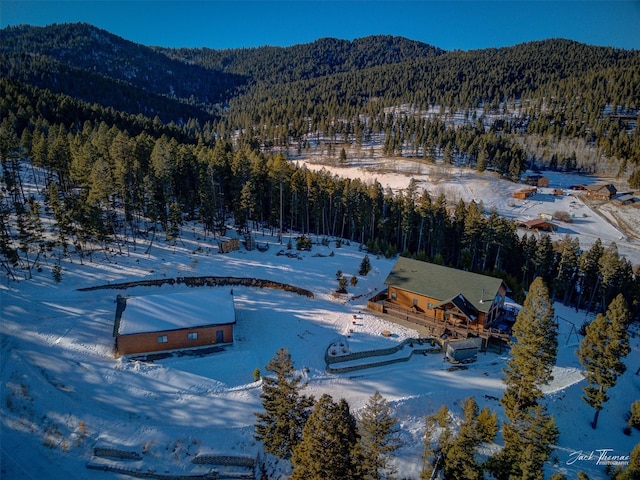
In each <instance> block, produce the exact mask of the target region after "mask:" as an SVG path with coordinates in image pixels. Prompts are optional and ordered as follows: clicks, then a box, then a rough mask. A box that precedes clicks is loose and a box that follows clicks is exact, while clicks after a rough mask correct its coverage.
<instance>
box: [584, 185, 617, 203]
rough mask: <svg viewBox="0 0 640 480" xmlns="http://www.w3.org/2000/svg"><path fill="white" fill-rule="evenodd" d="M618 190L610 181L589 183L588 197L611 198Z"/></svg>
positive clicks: (596, 198) (595, 198)
mask: <svg viewBox="0 0 640 480" xmlns="http://www.w3.org/2000/svg"><path fill="white" fill-rule="evenodd" d="M616 193H618V190H617V189H616V187H614V186H613V185H611V184H610V183H608V184H606V185H589V186H588V187H587V197H589V198H592V199H594V200H610V199H611V197H613V196H614V195H615V194H616Z"/></svg>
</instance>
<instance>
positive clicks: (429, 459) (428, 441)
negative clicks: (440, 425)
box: [420, 415, 437, 480]
mask: <svg viewBox="0 0 640 480" xmlns="http://www.w3.org/2000/svg"><path fill="white" fill-rule="evenodd" d="M425 423H426V425H425V431H424V439H423V442H424V448H423V451H422V470H421V471H420V479H421V480H430V479H431V477H432V475H433V471H434V467H436V458H437V456H436V451H435V448H434V442H435V441H434V437H435V433H436V425H437V421H436V418H435V416H434V415H427V417H426V418H425Z"/></svg>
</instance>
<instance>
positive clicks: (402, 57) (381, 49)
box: [157, 35, 445, 84]
mask: <svg viewBox="0 0 640 480" xmlns="http://www.w3.org/2000/svg"><path fill="white" fill-rule="evenodd" d="M157 50H158V51H161V52H163V53H165V54H166V55H167V56H169V57H171V58H177V59H180V60H183V61H188V62H193V63H196V64H200V65H202V66H205V67H208V68H212V69H214V70H220V71H224V72H228V73H233V74H237V75H243V76H247V77H250V78H251V79H253V80H254V81H260V82H265V83H267V84H276V83H287V82H291V81H297V80H308V79H311V78H317V77H323V76H327V75H333V74H336V73H342V72H348V71H355V70H364V69H367V68H371V67H375V66H380V65H391V64H397V63H402V62H410V61H415V60H418V59H421V58H430V57H434V56H438V55H442V54H444V53H445V51H444V50H442V49H439V48H437V47H433V46H431V45H427V44H424V43H421V42H417V41H414V40H408V39H406V38H403V37H393V36H391V35H373V36H369V37H364V38H358V39H355V40H353V41H349V40H339V39H336V38H322V39H319V40H316V41H314V42H311V43H306V44H300V45H294V46H291V47H270V46H264V47H257V48H241V49H227V50H212V49H209V48H202V49H194V48H182V49H177V50H176V49H171V48H157Z"/></svg>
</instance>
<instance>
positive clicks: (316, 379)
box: [0, 165, 640, 480]
mask: <svg viewBox="0 0 640 480" xmlns="http://www.w3.org/2000/svg"><path fill="white" fill-rule="evenodd" d="M380 169H381V166H380V165H377V166H376V167H375V169H374V170H371V171H368V170H366V171H365V170H361V171H357V170H356V169H351V170H347V171H344V172H342V171H340V170H338V169H336V172H335V173H339V174H344V175H346V174H348V173H349V172H351V173H352V174H354V172H356V173H355V174H357V175H358V176H359V177H361V178H363V179H366V178H367V177H366V175H370V176H371V177H376V178H378V179H379V181H380V183H382V185H383V186H387V185H389V186H390V187H391V188H406V185H407V184H408V179H409V177H408V176H407V175H406V174H402V173H400V174H395V175H392V174H384V178H382V176H381V175H382V174H381V173H380V172H381V170H380ZM376 172H377V173H376ZM550 177H551V181H552V185H551V186H552V187H555V186H556V185H554V182H558V183H562V182H565V181H567V182H568V180H564V179H563V177H561V176H558V177H554V176H550ZM416 179H418V180H420V181H421V182H422V184H423V185H424V186H425V187H427V188H429V191H430V192H434V193H435V192H437V191H438V189H443V190H444V191H448V192H454V191H455V192H459V193H458V195H460V196H461V197H462V198H464V199H465V200H470V199H472V198H475V199H476V200H482V201H483V202H484V204H485V206H487V208H489V207H491V206H495V207H496V208H497V209H498V211H499V212H500V213H501V214H504V215H508V216H511V217H514V218H516V217H517V218H523V219H524V218H534V217H536V216H537V214H538V212H539V211H542V210H544V211H545V212H546V211H549V210H567V211H570V209H571V208H573V209H574V210H575V213H576V215H575V216H576V218H579V219H580V220H581V221H580V222H578V221H576V222H575V223H574V224H570V225H567V226H566V227H561V229H560V230H559V232H558V234H557V235H564V233H565V231H569V230H572V232H573V233H574V234H577V235H580V241H581V245H582V246H583V247H584V246H585V243H586V242H587V239H595V238H597V237H598V236H599V237H601V238H602V240H603V243H604V244H605V245H608V244H609V243H610V241H614V240H615V241H616V242H618V246H619V248H620V252H621V253H623V254H627V255H629V258H630V259H631V260H632V261H633V263H634V264H636V263H639V262H640V252H639V250H638V243H637V240H636V239H634V238H628V237H627V236H625V235H624V234H623V233H621V231H620V230H618V229H617V227H616V226H614V225H611V224H610V223H609V222H608V221H607V220H606V219H605V218H604V217H603V216H602V215H599V214H597V213H594V212H593V210H591V209H589V208H588V207H587V206H585V205H584V204H583V203H582V202H581V201H580V200H578V199H576V198H574V197H568V196H567V197H562V198H554V199H552V200H551V199H547V198H546V195H544V196H540V197H541V198H537V197H533V199H530V200H529V201H527V202H526V203H525V202H522V203H521V204H518V205H515V204H513V202H512V199H511V197H510V192H511V191H513V190H515V189H517V188H519V187H518V186H516V185H514V184H510V183H508V182H502V181H499V180H497V179H495V178H494V177H493V176H492V175H491V174H489V173H487V174H484V175H478V174H476V173H475V172H469V171H463V170H453V171H452V172H450V174H449V177H447V178H444V179H442V180H440V181H437V182H436V181H435V180H433V181H432V182H431V183H428V179H429V173H428V172H426V170H425V172H424V173H423V174H422V176H417V175H416ZM575 179H576V177H574V176H571V184H574V183H581V182H580V181H578V180H575ZM551 202H553V203H552V204H551ZM556 202H559V203H558V204H556ZM574 202H575V203H574ZM631 208H633V207H631ZM636 211H637V210H636ZM583 214H584V215H586V216H584V215H583ZM631 218H634V216H633V215H631ZM563 228H564V229H566V230H563ZM621 237H622V238H621ZM312 239H313V240H314V241H316V242H317V241H319V240H320V239H318V238H316V237H313V238H312ZM256 240H257V241H258V242H260V243H264V242H269V243H270V249H269V250H268V251H266V252H259V251H257V250H255V251H251V252H247V251H246V250H245V249H244V248H243V247H242V248H241V249H240V250H239V251H236V252H232V253H229V254H219V253H218V249H217V242H216V241H214V240H212V239H207V240H205V239H204V238H203V236H202V235H201V234H200V232H199V231H198V230H197V229H196V228H194V227H193V226H188V227H187V226H186V227H185V229H184V231H183V232H182V238H181V241H179V242H178V245H176V246H168V245H163V244H161V243H157V242H156V243H155V244H154V245H153V246H152V248H151V250H150V252H149V253H148V254H147V253H145V250H146V245H144V244H143V243H139V244H138V245H137V247H136V248H135V249H133V248H132V249H131V250H130V251H129V252H128V253H127V252H126V251H123V254H119V253H117V252H111V255H110V257H109V258H106V257H105V256H104V255H102V254H100V253H98V254H96V255H94V257H93V262H86V261H85V263H84V265H80V263H79V262H78V261H77V260H76V259H74V262H73V263H69V262H67V263H64V264H63V272H62V282H61V283H59V284H56V283H54V282H53V279H52V275H51V272H50V268H51V266H52V265H53V263H49V264H43V271H42V272H41V273H38V272H34V278H33V280H31V281H21V282H8V283H7V282H6V281H5V282H4V283H3V284H2V285H1V286H0V296H1V297H0V300H1V308H2V310H1V315H2V317H1V318H2V323H1V337H0V340H1V342H0V346H1V363H0V368H1V377H2V378H1V379H2V401H1V402H0V412H1V415H2V424H1V427H2V430H1V436H0V441H1V443H0V448H1V453H2V456H1V463H0V465H1V475H0V476H1V477H2V479H7V480H12V479H30V478H32V479H44V478H46V479H52V480H57V479H89V480H91V479H106V478H123V479H124V478H128V477H126V476H125V475H121V474H113V473H104V472H100V471H95V470H88V469H87V468H86V464H87V462H89V461H90V460H91V455H92V450H93V447H94V445H96V443H97V442H98V443H100V444H103V445H104V444H106V445H114V446H119V447H122V448H129V449H131V450H135V451H142V452H144V464H143V466H142V467H141V468H144V469H148V468H153V469H155V471H156V472H159V473H162V472H171V473H173V472H190V471H192V469H193V465H192V464H191V462H190V460H191V458H193V456H194V455H196V454H198V453H206V452H214V453H219V454H225V455H242V454H248V455H255V454H256V453H257V452H258V451H259V445H258V444H257V443H256V442H255V440H254V439H253V425H254V421H255V417H254V413H255V412H258V411H259V410H260V408H261V405H260V399H259V393H260V382H259V381H257V382H256V381H255V380H254V377H253V373H254V370H255V369H256V368H259V369H260V370H261V371H262V372H263V373H265V370H264V366H265V365H266V363H267V362H268V361H269V360H270V359H271V358H272V357H273V356H274V354H275V352H276V351H277V350H278V349H279V348H280V347H286V348H289V351H290V353H291V355H292V359H293V361H294V363H295V365H296V367H297V368H298V369H299V370H300V372H301V373H302V374H303V375H304V376H305V378H306V380H307V381H308V387H307V390H306V392H305V393H308V394H312V395H314V396H316V398H318V397H320V395H322V394H323V393H329V394H331V395H332V396H333V397H334V399H338V398H345V399H346V400H347V401H348V402H349V404H350V405H351V407H352V409H353V410H354V411H355V412H356V413H357V412H358V410H360V409H361V408H362V407H363V406H364V405H365V404H366V402H367V400H368V398H369V397H370V396H371V395H372V394H373V393H374V392H375V391H376V390H379V391H380V393H381V394H382V395H383V396H384V397H385V398H386V399H387V400H389V401H390V402H391V403H392V406H393V410H394V414H395V415H396V416H397V418H398V419H399V420H400V424H401V428H402V436H401V438H402V442H403V447H402V448H401V450H400V451H398V452H397V455H396V463H397V466H398V475H397V477H398V478H412V479H417V478H418V477H419V472H420V468H421V464H422V459H421V453H422V432H423V428H424V416H425V415H427V414H430V413H433V412H434V411H436V410H437V409H438V408H439V407H440V406H441V405H442V404H443V403H444V404H447V405H448V406H449V408H450V409H451V410H452V412H453V413H454V414H456V415H459V414H461V403H462V401H463V400H464V399H465V398H466V397H468V396H470V395H473V396H474V397H475V399H476V401H477V402H478V404H479V406H480V407H481V408H482V407H484V406H489V407H490V408H492V409H496V411H497V412H498V415H499V417H500V418H502V417H503V415H502V409H501V407H500V404H499V402H498V398H500V397H501V395H502V391H503V388H504V387H503V385H502V382H501V378H502V368H503V367H504V362H505V359H506V353H502V354H498V353H482V354H480V355H479V357H478V361H477V362H476V363H474V364H471V365H469V366H468V368H467V369H451V368H450V365H449V364H447V363H445V362H443V358H442V356H441V355H427V356H414V357H413V358H412V359H411V360H410V361H408V362H406V363H400V364H396V365H392V366H385V367H377V368H373V369H369V370H362V371H358V372H354V373H351V374H338V375H333V374H328V373H327V372H326V365H325V363H324V354H325V351H326V349H327V347H328V346H329V345H330V344H331V343H332V342H335V341H336V340H344V341H346V343H347V344H348V348H349V351H350V352H357V351H361V350H370V349H373V348H384V347H389V346H393V345H396V344H397V343H398V342H401V341H402V340H404V339H406V338H410V337H415V336H418V335H419V333H418V332H416V331H413V330H411V329H408V328H404V327H401V326H399V325H397V324H394V323H389V322H387V321H385V320H382V319H379V318H377V317H375V316H374V315H372V314H370V313H368V312H366V311H365V309H364V308H365V305H366V300H367V298H368V297H370V296H372V295H373V294H375V293H376V292H379V291H380V290H381V289H383V288H384V280H385V278H386V276H387V274H388V273H389V271H390V270H391V268H392V266H393V264H394V260H393V259H383V258H375V257H374V258H371V264H372V267H373V268H372V271H371V272H370V273H369V275H367V276H366V277H360V276H357V272H358V269H359V266H360V263H361V261H362V258H363V256H364V253H363V252H362V251H361V250H360V249H359V248H358V245H357V244H351V245H343V246H342V247H341V248H336V245H335V242H331V243H330V245H329V246H323V245H320V244H314V246H313V248H312V250H311V251H310V252H301V253H300V258H299V259H298V258H289V257H287V256H283V255H281V256H278V255H276V253H277V252H278V251H279V250H281V249H282V250H285V251H286V246H285V245H279V244H277V243H276V242H277V241H276V239H275V237H271V236H263V235H262V233H258V234H257V237H256ZM286 240H287V239H286V238H285V242H286ZM583 242H585V243H583ZM331 253H333V254H334V255H333V256H329V255H330V254H331ZM318 254H321V255H322V256H318ZM337 270H342V272H343V273H344V274H345V275H346V276H347V277H348V278H350V277H351V276H354V275H355V276H357V278H358V283H357V286H355V287H352V286H347V290H348V292H349V294H348V295H346V296H342V297H336V296H335V295H333V292H334V290H335V289H336V288H337V286H338V282H337V281H336V272H337ZM199 275H216V276H237V277H254V278H261V279H269V280H274V281H278V282H283V283H288V284H292V285H295V286H299V287H302V288H305V289H308V290H311V291H312V292H313V293H314V298H307V297H303V296H299V295H296V294H294V293H286V292H282V291H276V290H268V289H258V288H248V287H234V297H235V301H236V309H237V325H236V330H235V342H234V344H233V345H231V346H227V347H225V348H224V351H222V352H218V353H214V354H210V355H207V356H202V357H188V356H173V357H171V358H167V359H164V360H160V361H156V362H141V361H131V360H129V359H127V358H115V357H114V356H113V343H114V339H113V336H112V331H113V322H114V317H115V308H116V304H115V299H116V296H117V295H118V294H127V295H157V294H164V293H166V294H170V293H177V292H184V291H188V287H185V286H175V287H171V286H167V285H165V286H162V287H137V288H132V289H129V290H127V291H122V290H115V289H105V290H94V291H88V292H82V291H79V290H78V289H79V288H82V287H89V286H94V285H104V284H109V283H118V282H125V281H129V280H140V279H163V278H175V277H178V276H199ZM203 288H227V289H228V287H203ZM556 314H557V315H559V316H560V317H561V319H560V320H559V326H560V331H561V334H560V338H559V351H558V361H557V366H556V369H555V372H554V380H553V382H552V383H551V384H550V385H549V386H548V388H547V391H546V393H547V395H546V402H547V405H548V407H549V409H550V412H551V413H552V414H553V415H555V418H556V422H557V423H558V425H559V428H560V432H561V434H560V439H559V442H558V445H557V448H556V450H555V453H554V456H553V462H552V464H550V465H549V468H548V470H547V474H548V475H547V476H549V475H550V474H551V473H553V472H563V473H565V474H567V476H568V477H569V478H575V473H576V472H577V471H578V470H583V471H585V472H586V473H588V474H589V476H590V478H592V479H601V478H606V476H605V473H604V468H605V466H604V465H598V462H597V460H596V459H591V460H584V459H577V455H578V453H579V452H582V453H585V454H587V455H588V454H589V452H592V451H593V452H596V451H598V450H602V449H611V450H612V452H611V454H618V455H625V454H628V452H630V450H631V449H632V448H633V446H634V445H635V444H636V443H638V442H639V441H640V432H638V431H635V430H634V431H633V432H632V433H631V435H630V436H627V435H624V434H623V427H624V425H625V414H626V413H627V411H628V410H629V406H630V404H631V402H632V401H633V400H635V399H637V398H640V375H637V374H636V372H637V371H638V370H639V367H640V338H638V336H636V337H634V338H632V347H633V350H632V352H631V354H630V355H629V356H628V357H627V359H626V364H627V366H628V369H627V370H628V371H627V372H626V373H625V374H624V376H623V377H622V378H621V379H620V380H619V381H618V385H617V386H616V387H614V388H613V389H612V390H611V391H610V396H611V399H610V400H609V402H607V403H606V405H605V409H604V410H603V411H602V413H601V415H600V421H599V424H598V429H597V430H595V431H594V430H592V429H591V427H590V426H589V421H590V420H591V419H592V417H593V411H592V409H590V408H588V407H587V406H586V405H585V404H584V403H583V402H582V401H581V399H580V396H581V393H582V390H581V387H582V386H583V384H584V383H583V379H582V374H581V373H580V365H579V363H578V360H577V358H576V356H575V349H576V346H577V345H578V342H579V339H578V337H577V336H576V334H575V333H572V326H573V325H575V326H576V327H579V326H580V325H581V324H582V323H583V322H584V321H585V319H587V316H586V315H585V312H575V311H574V310H571V309H568V308H566V307H563V306H562V305H559V304H556ZM354 315H355V316H356V324H355V325H354V324H353V318H354ZM349 330H353V332H352V333H351V334H350V338H345V337H346V336H347V334H349V333H350V332H349ZM385 330H388V331H390V332H391V333H392V336H391V337H385V336H383V335H382V332H383V331H385ZM501 442H502V440H501V438H498V440H497V444H501ZM491 448H495V446H493V447H491V446H489V447H488V449H489V450H491ZM596 455H597V453H596ZM286 471H287V470H286V465H282V464H271V465H270V470H269V473H270V477H271V478H279V477H280V476H281V475H283V474H286Z"/></svg>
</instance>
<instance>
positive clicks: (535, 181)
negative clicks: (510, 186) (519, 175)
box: [524, 175, 549, 187]
mask: <svg viewBox="0 0 640 480" xmlns="http://www.w3.org/2000/svg"><path fill="white" fill-rule="evenodd" d="M524 183H526V184H527V185H531V186H532V187H548V186H549V179H548V178H547V177H543V176H542V175H527V176H526V177H524Z"/></svg>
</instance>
